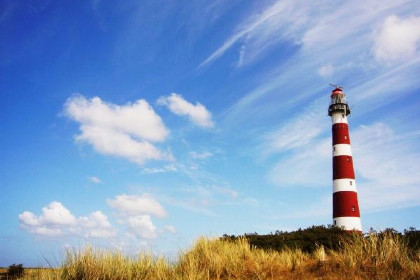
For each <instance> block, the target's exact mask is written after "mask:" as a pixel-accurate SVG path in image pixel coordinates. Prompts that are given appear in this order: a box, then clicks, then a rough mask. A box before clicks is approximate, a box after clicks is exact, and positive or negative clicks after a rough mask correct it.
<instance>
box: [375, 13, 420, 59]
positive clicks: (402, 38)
mask: <svg viewBox="0 0 420 280" xmlns="http://www.w3.org/2000/svg"><path fill="white" fill-rule="evenodd" d="M419 42H420V17H409V18H407V19H401V18H399V17H397V16H395V15H393V16H389V17H387V18H386V19H385V21H384V23H383V25H382V27H381V29H380V30H379V32H377V34H376V37H375V46H374V48H373V52H374V55H375V58H376V59H377V60H379V61H384V62H394V61H399V60H406V59H410V58H413V57H415V56H416V55H417V52H418V46H419Z"/></svg>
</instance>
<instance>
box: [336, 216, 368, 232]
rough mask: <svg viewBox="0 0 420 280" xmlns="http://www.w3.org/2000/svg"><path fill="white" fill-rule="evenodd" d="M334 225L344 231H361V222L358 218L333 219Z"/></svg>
mask: <svg viewBox="0 0 420 280" xmlns="http://www.w3.org/2000/svg"><path fill="white" fill-rule="evenodd" d="M334 225H335V226H337V227H339V228H341V227H344V229H345V230H358V231H362V222H361V221H360V217H337V218H334Z"/></svg>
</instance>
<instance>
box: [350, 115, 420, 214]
mask: <svg viewBox="0 0 420 280" xmlns="http://www.w3.org/2000/svg"><path fill="white" fill-rule="evenodd" d="M414 137H418V134H417V136H416V135H414ZM410 138H411V139H410ZM352 139H353V141H352V147H353V150H354V157H355V170H356V176H357V177H358V178H360V179H361V180H359V183H358V191H359V193H361V202H362V203H363V204H362V205H363V208H364V209H368V210H380V209H389V208H399V207H409V206H413V205H420V193H419V192H418V186H419V184H420V178H418V177H417V176H413V174H419V172H420V159H419V158H420V152H419V151H418V149H416V146H415V145H413V141H414V142H417V141H418V139H413V136H411V137H410V135H396V134H395V133H394V131H393V130H392V129H391V128H390V127H389V126H387V125H385V124H383V123H376V124H373V125H370V126H361V127H360V128H358V129H356V130H355V131H354V133H352ZM356 179H357V178H356Z"/></svg>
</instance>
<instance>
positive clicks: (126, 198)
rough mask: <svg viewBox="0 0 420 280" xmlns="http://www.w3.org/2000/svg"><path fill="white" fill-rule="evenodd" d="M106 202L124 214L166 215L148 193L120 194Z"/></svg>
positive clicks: (160, 216)
mask: <svg viewBox="0 0 420 280" xmlns="http://www.w3.org/2000/svg"><path fill="white" fill-rule="evenodd" d="M107 202H108V205H109V206H110V207H112V208H114V209H116V210H117V211H119V212H120V213H121V214H122V215H125V216H138V215H153V216H156V217H158V218H163V217H166V216H167V212H166V211H165V209H164V208H163V206H162V205H161V204H160V203H159V202H157V201H156V200H155V199H154V198H152V197H151V196H150V195H148V194H142V195H126V194H121V195H117V196H116V197H115V199H108V200H107Z"/></svg>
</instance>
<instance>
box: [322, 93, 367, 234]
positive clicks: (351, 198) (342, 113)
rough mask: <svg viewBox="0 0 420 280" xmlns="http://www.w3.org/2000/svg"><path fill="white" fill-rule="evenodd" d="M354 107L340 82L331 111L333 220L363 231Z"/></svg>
mask: <svg viewBox="0 0 420 280" xmlns="http://www.w3.org/2000/svg"><path fill="white" fill-rule="evenodd" d="M349 114H350V108H349V106H348V104H347V101H346V95H345V94H344V92H343V91H342V89H341V88H340V87H338V86H336V87H335V89H334V90H333V91H332V93H331V103H330V107H329V108H328V115H329V116H331V120H332V145H333V224H334V225H335V226H337V227H340V228H343V229H344V230H347V231H358V232H361V231H362V224H361V222H360V211H359V203H358V200H357V190H356V180H355V178H354V169H353V157H352V155H351V146H350V135H349V126H348V122H347V116H348V115H349Z"/></svg>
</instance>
